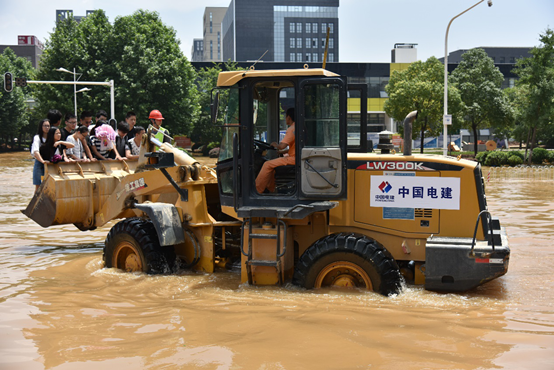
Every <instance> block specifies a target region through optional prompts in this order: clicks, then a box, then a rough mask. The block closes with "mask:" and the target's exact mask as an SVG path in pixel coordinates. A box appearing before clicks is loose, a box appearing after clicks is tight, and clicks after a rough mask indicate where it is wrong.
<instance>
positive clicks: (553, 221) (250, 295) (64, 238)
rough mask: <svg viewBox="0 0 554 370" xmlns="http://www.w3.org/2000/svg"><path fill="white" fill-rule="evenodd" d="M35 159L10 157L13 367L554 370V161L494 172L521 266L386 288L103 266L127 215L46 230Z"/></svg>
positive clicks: (498, 211)
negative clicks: (494, 274) (451, 283)
mask: <svg viewBox="0 0 554 370" xmlns="http://www.w3.org/2000/svg"><path fill="white" fill-rule="evenodd" d="M32 165H33V163H32V161H31V159H30V156H29V154H28V153H16V154H12V153H7V154H6V153H2V154H0V204H1V206H0V207H1V208H0V209H1V211H0V369H2V370H8V369H10V370H11V369H17V370H22V369H25V370H26V369H56V370H65V369H79V370H82V369H99V368H103V369H114V368H116V369H118V370H125V369H219V370H223V369H260V370H273V369H279V370H281V369H414V370H415V369H545V370H548V369H554V251H553V249H552V243H553V240H554V179H553V177H552V174H553V173H554V169H549V170H544V171H543V172H540V174H539V173H538V172H537V173H535V172H532V171H531V172H526V173H525V174H523V173H521V174H518V175H517V176H515V175H513V176H512V175H510V173H507V172H506V171H510V169H507V170H504V172H502V171H492V172H493V173H492V175H491V177H490V181H489V182H488V183H487V188H486V190H487V199H488V204H489V209H490V210H491V211H492V214H493V216H498V217H499V218H500V221H501V224H502V225H503V226H505V227H506V228H507V232H508V236H509V240H510V247H511V250H512V254H511V258H510V267H509V271H508V273H507V275H505V276H503V277H501V278H499V279H497V280H494V281H492V282H490V283H488V284H485V285H484V286H481V287H479V288H477V289H475V290H473V291H471V292H468V293H464V294H438V293H433V292H428V291H425V290H423V289H422V288H419V287H408V288H407V289H405V290H404V292H403V293H402V294H400V295H399V296H397V297H391V298H386V297H382V296H380V295H378V294H374V293H371V292H361V291H349V292H341V291H334V290H319V291H303V290H301V289H299V288H296V287H294V286H286V287H284V288H273V287H270V288H267V287H250V286H247V285H241V284H240V276H239V274H238V273H233V272H222V273H216V274H212V275H209V274H197V273H192V272H184V273H182V274H181V275H179V276H175V275H174V276H147V275H143V274H127V273H122V272H120V271H117V270H114V269H103V263H102V246H103V243H104V239H105V237H106V234H107V233H108V231H109V229H110V227H111V226H112V225H113V222H112V223H110V224H108V225H107V226H105V227H102V228H99V229H97V230H94V231H88V232H81V231H79V230H78V229H77V228H75V227H74V226H72V225H66V226H55V227H50V228H48V229H43V228H42V227H40V226H38V225H37V224H35V223H34V222H33V221H31V220H29V219H27V218H26V217H25V216H24V215H23V214H22V213H21V212H20V210H22V209H24V208H25V206H26V205H27V203H28V202H29V200H30V199H31V197H32V193H33V190H34V186H33V185H32V179H31V172H32ZM511 170H512V171H516V170H515V169H511ZM548 171H550V172H548ZM483 172H484V174H485V176H486V174H487V172H488V169H485V170H484V171H483Z"/></svg>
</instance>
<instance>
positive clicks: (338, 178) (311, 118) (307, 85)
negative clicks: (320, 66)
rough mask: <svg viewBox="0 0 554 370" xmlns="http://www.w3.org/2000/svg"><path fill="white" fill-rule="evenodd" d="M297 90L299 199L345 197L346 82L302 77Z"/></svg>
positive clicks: (339, 79)
mask: <svg viewBox="0 0 554 370" xmlns="http://www.w3.org/2000/svg"><path fill="white" fill-rule="evenodd" d="M299 90H300V91H299V94H298V100H297V101H298V108H299V109H298V111H299V113H300V114H299V115H298V117H297V119H296V126H297V128H296V129H297V130H298V134H297V148H296V163H299V164H300V166H299V169H298V170H299V172H300V179H299V188H298V190H299V198H300V199H307V200H308V199H314V200H315V199H320V200H327V199H329V200H339V199H346V178H347V176H346V165H347V159H346V154H347V150H346V149H347V135H346V131H347V125H346V81H345V79H343V78H340V77H336V78H306V79H302V80H301V81H300V83H299Z"/></svg>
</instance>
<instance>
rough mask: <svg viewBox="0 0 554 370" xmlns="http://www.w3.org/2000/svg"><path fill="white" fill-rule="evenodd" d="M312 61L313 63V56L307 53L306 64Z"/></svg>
mask: <svg viewBox="0 0 554 370" xmlns="http://www.w3.org/2000/svg"><path fill="white" fill-rule="evenodd" d="M311 61H312V54H310V53H306V62H311Z"/></svg>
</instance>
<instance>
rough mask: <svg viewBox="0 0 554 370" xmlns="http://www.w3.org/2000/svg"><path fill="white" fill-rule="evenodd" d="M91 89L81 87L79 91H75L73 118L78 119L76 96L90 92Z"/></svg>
mask: <svg viewBox="0 0 554 370" xmlns="http://www.w3.org/2000/svg"><path fill="white" fill-rule="evenodd" d="M91 90H92V89H89V88H88V87H83V88H82V89H81V90H77V91H75V117H77V118H79V116H77V94H78V93H81V92H85V91H91Z"/></svg>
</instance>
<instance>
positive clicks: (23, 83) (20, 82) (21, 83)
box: [15, 77, 27, 87]
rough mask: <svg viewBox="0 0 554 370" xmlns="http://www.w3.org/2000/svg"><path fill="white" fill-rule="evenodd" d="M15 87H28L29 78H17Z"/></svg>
mask: <svg viewBox="0 0 554 370" xmlns="http://www.w3.org/2000/svg"><path fill="white" fill-rule="evenodd" d="M15 86H17V87H25V86H27V78H25V77H16V78H15Z"/></svg>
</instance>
